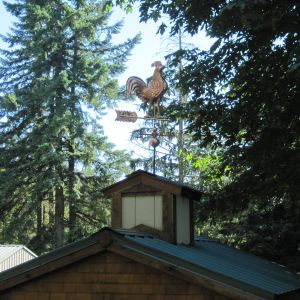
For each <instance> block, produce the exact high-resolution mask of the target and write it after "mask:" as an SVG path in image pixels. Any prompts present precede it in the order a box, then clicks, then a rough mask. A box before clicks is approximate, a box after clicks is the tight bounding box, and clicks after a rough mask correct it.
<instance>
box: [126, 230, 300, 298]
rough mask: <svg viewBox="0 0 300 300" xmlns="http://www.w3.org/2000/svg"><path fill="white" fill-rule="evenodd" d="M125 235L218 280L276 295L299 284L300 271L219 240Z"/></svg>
mask: <svg viewBox="0 0 300 300" xmlns="http://www.w3.org/2000/svg"><path fill="white" fill-rule="evenodd" d="M126 238H127V239H129V240H132V241H134V242H136V243H138V244H140V245H142V246H144V247H147V248H150V249H152V250H155V251H159V252H161V253H163V254H164V255H167V256H169V257H173V258H176V259H178V260H180V262H182V261H183V262H186V264H187V265H186V267H190V268H193V271H195V269H196V271H197V269H198V272H199V273H200V274H201V273H202V274H203V273H204V274H205V275H206V276H212V277H213V278H212V279H215V280H218V279H220V278H221V279H222V280H223V281H224V280H225V282H227V283H229V284H230V283H231V282H232V281H235V282H237V283H240V284H242V285H243V284H244V285H250V286H253V287H254V288H258V289H261V290H264V291H267V292H270V293H273V294H277V295H278V294H283V293H286V292H289V291H292V290H295V289H298V288H300V276H299V274H297V273H295V272H291V271H290V270H289V269H287V268H285V267H283V266H280V265H278V264H275V263H272V262H269V261H266V260H263V259H261V258H259V257H256V256H254V255H251V254H248V253H246V252H243V251H239V250H237V249H234V248H231V247H228V246H226V245H223V244H221V243H218V242H209V241H208V240H207V239H206V240H199V241H197V242H196V244H195V246H193V247H191V246H183V245H174V244H170V243H168V242H165V241H162V240H159V239H156V238H150V237H141V236H127V237H126Z"/></svg>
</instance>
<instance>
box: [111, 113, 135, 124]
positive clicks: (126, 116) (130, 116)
mask: <svg viewBox="0 0 300 300" xmlns="http://www.w3.org/2000/svg"><path fill="white" fill-rule="evenodd" d="M116 113H117V117H116V121H120V122H131V123H135V122H136V120H137V119H138V116H137V114H136V112H134V111H127V110H116Z"/></svg>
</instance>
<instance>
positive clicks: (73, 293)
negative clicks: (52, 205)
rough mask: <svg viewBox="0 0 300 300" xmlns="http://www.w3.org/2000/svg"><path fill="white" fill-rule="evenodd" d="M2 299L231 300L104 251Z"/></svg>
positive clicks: (20, 286) (6, 293)
mask: <svg viewBox="0 0 300 300" xmlns="http://www.w3.org/2000/svg"><path fill="white" fill-rule="evenodd" d="M0 299H3V300H79V299H80V300H99V299H130V300H143V299H147V300H148V299H153V300H155V299H167V300H168V299H169V300H173V299H174V300H179V299H185V300H188V299H190V300H193V299H197V300H229V299H230V298H228V297H225V296H222V295H219V294H216V293H214V292H212V291H209V290H207V289H204V288H201V287H199V286H196V285H194V284H191V283H188V282H186V281H183V280H181V279H178V278H176V277H173V276H170V275H167V274H164V273H162V272H160V271H158V270H155V269H152V268H150V267H147V266H145V265H143V264H140V263H137V262H134V261H132V260H130V259H128V258H125V257H123V256H120V255H117V254H114V253H110V252H102V253H99V254H96V255H93V256H90V257H88V258H85V259H83V260H81V261H79V262H77V263H73V264H72V265H69V266H67V267H64V268H62V269H59V270H56V271H54V272H51V273H48V274H46V275H44V276H42V277H39V278H36V279H33V280H31V281H27V282H26V283H23V284H20V285H19V286H16V287H14V288H13V289H10V290H7V291H6V292H5V293H3V294H0Z"/></svg>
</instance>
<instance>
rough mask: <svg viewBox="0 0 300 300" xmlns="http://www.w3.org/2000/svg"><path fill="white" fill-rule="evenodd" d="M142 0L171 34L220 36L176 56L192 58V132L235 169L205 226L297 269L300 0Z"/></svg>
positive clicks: (186, 80)
mask: <svg viewBox="0 0 300 300" xmlns="http://www.w3.org/2000/svg"><path fill="white" fill-rule="evenodd" d="M138 2H139V3H140V13H141V20H142V21H147V20H148V19H154V20H159V19H160V18H161V17H162V15H163V14H164V15H167V16H169V17H170V20H171V33H172V34H177V33H178V32H179V30H182V31H185V32H188V33H190V34H192V35H194V34H196V33H198V32H199V31H200V30H202V29H205V30H206V33H207V35H208V36H209V37H211V38H214V39H215V42H214V44H213V46H212V47H211V48H210V50H208V51H201V50H199V49H197V48H195V49H191V50H184V51H177V52H175V53H173V54H172V55H170V56H169V58H170V59H172V60H173V66H178V64H179V63H180V61H181V59H184V60H185V61H186V62H187V64H186V65H185V66H184V69H183V72H182V73H181V77H180V84H181V86H182V90H184V91H186V92H188V93H189V95H190V97H191V98H192V101H191V102H190V103H189V104H188V105H187V107H186V112H185V113H186V114H187V115H188V120H189V130H190V133H191V134H193V136H194V139H195V140H196V141H198V142H199V146H200V148H206V147H209V149H212V150H213V151H216V150H217V149H222V159H221V162H220V172H221V173H222V172H224V170H226V168H227V170H229V171H230V177H231V178H230V182H228V183H226V184H224V185H220V186H219V188H218V189H217V190H215V189H214V190H213V193H211V194H210V195H209V197H207V199H205V201H204V203H203V207H202V208H201V209H202V210H203V213H201V216H202V219H201V220H200V219H199V224H202V225H201V226H206V225H205V224H208V223H210V224H214V223H215V224H216V226H212V227H213V228H216V231H215V233H216V232H219V233H220V232H223V233H222V234H223V237H224V238H227V240H228V241H232V242H233V243H234V244H236V245H237V244H239V246H241V247H244V248H246V249H250V250H252V251H254V252H255V253H258V254H261V255H263V256H265V257H268V258H270V259H276V260H277V261H280V262H283V263H287V264H289V265H291V266H294V267H298V268H299V258H300V252H299V245H300V234H299V232H300V231H299V229H300V227H299V222H298V220H299V217H300V214H299V211H300V210H299V207H300V206H299V203H300V202H299V195H300V189H299V187H300V185H299V182H300V171H299V170H300V164H299V162H300V160H299V149H300V139H299V136H300V130H299V129H300V127H299V115H300V106H299V103H298V102H299V99H300V90H299V84H300V63H299V57H300V55H299V54H300V46H299V45H300V40H299V39H300V35H299V28H300V24H299V20H300V19H299V14H300V10H299V9H300V7H299V5H298V4H296V3H295V1H291V0H288V1H287V0H284V1H283V0H281V1H276V2H274V1H265V0H259V1H251V0H248V1H240V0H232V1H225V0H224V1H210V2H209V3H208V2H207V1H191V0H190V1H168V0H164V1H150V0H140V1H138ZM159 28H160V27H159ZM161 28H162V29H163V28H164V26H163V23H162V27H161ZM189 158H190V159H192V158H191V157H189ZM199 164H200V165H199V167H201V163H200V162H199ZM203 164H204V165H205V162H203ZM217 164H218V163H217ZM212 169H213V170H214V167H213V168H212ZM221 176H222V175H220V174H217V177H221ZM220 224H221V226H219V225H220ZM220 228H225V229H226V228H229V229H230V230H225V229H224V230H223V231H221V229H220ZM240 240H241V241H242V242H240ZM292 243H293V244H292ZM285 245H288V247H289V248H287V247H286V246H285Z"/></svg>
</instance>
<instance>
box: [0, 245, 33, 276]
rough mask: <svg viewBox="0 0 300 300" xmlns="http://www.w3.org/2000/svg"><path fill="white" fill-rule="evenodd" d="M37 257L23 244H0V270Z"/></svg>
mask: <svg viewBox="0 0 300 300" xmlns="http://www.w3.org/2000/svg"><path fill="white" fill-rule="evenodd" d="M35 257H37V255H36V254H35V253H33V252H32V251H31V250H29V249H28V248H27V247H26V246H24V245H0V272H3V271H4V270H6V269H9V268H12V267H14V266H15V265H18V264H21V263H24V262H26V261H28V260H30V259H32V258H35Z"/></svg>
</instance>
